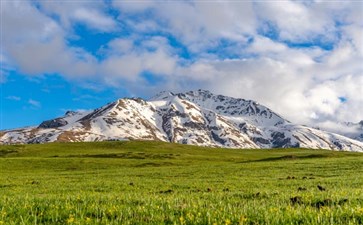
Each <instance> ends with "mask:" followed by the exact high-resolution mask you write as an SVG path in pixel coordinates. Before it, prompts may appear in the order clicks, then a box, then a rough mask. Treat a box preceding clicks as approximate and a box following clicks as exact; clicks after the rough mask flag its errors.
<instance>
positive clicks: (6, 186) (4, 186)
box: [0, 184, 15, 188]
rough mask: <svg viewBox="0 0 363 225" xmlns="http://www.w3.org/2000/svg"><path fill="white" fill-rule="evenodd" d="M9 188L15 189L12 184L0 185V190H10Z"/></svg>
mask: <svg viewBox="0 0 363 225" xmlns="http://www.w3.org/2000/svg"><path fill="white" fill-rule="evenodd" d="M11 187H15V185H14V184H0V188H11Z"/></svg>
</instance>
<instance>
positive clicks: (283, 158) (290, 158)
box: [243, 154, 329, 163]
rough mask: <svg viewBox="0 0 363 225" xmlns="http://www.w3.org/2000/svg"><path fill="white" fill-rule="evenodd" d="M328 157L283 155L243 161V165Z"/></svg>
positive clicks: (321, 155) (318, 155)
mask: <svg viewBox="0 0 363 225" xmlns="http://www.w3.org/2000/svg"><path fill="white" fill-rule="evenodd" d="M327 157H329V155H327V154H310V155H284V156H280V157H270V158H265V159H258V160H250V161H245V162H243V163H249V162H274V161H279V160H298V159H316V158H327Z"/></svg>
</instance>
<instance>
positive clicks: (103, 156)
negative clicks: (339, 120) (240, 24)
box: [0, 141, 363, 224]
mask: <svg viewBox="0 0 363 225" xmlns="http://www.w3.org/2000/svg"><path fill="white" fill-rule="evenodd" d="M0 153H1V154H0V224H363V173H362V172H363V155H362V154H358V153H347V152H332V151H320V150H319V151H317V150H307V149H277V150H231V149H213V148H199V147H195V146H187V145H177V144H169V143H162V142H136V141H135V142H134V141H133V142H102V143H74V144H71V143H67V144H66V143H63V144H60V143H53V144H40V145H19V146H0ZM318 185H320V186H321V187H323V188H324V189H325V190H322V191H321V190H319V189H318V188H317V186H318Z"/></svg>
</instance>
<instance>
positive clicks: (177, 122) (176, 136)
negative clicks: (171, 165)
mask: <svg viewBox="0 0 363 225" xmlns="http://www.w3.org/2000/svg"><path fill="white" fill-rule="evenodd" d="M125 139H128V140H132V139H140V140H160V141H168V142H175V143H183V144H192V145H200V146H213V147H230V148H285V147H304V148H314V149H331V150H346V151H362V152H363V143H362V142H360V141H357V140H352V139H350V138H347V137H344V136H341V135H338V134H334V133H330V132H326V131H322V130H319V129H313V128H309V127H306V126H301V125H296V124H293V123H291V122H290V121H287V120H285V119H284V118H283V117H282V116H280V115H278V114H276V113H274V112H273V111H272V110H271V109H269V108H267V107H265V106H263V105H261V104H259V103H257V102H255V101H251V100H245V99H239V98H232V97H227V96H223V95H215V94H213V93H211V92H209V91H205V90H197V91H189V92H185V93H172V92H161V93H159V94H157V95H156V96H154V97H152V98H151V99H149V100H148V101H145V100H143V99H141V98H123V99H118V100H117V101H115V102H111V103H109V104H107V105H105V106H103V107H100V108H98V109H95V110H93V111H86V112H67V113H66V114H65V115H64V116H63V117H59V118H55V119H52V120H47V121H44V122H42V123H41V124H40V125H39V126H38V127H27V128H21V129H14V130H7V131H1V132H0V143H3V144H12V143H43V142H77V141H102V140H125Z"/></svg>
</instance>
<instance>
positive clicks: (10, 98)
mask: <svg viewBox="0 0 363 225" xmlns="http://www.w3.org/2000/svg"><path fill="white" fill-rule="evenodd" d="M6 99H9V100H13V101H20V100H21V98H20V97H19V96H14V95H10V96H7V97H6Z"/></svg>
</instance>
